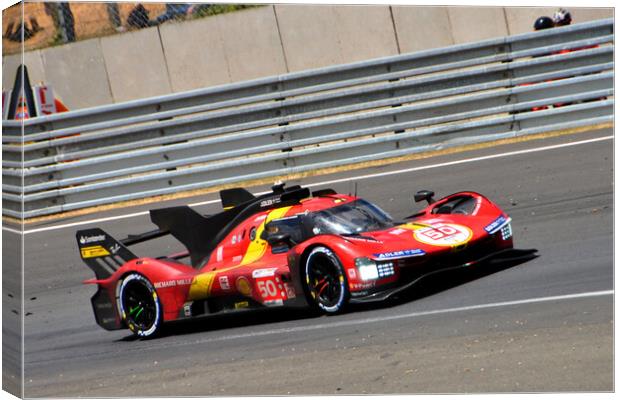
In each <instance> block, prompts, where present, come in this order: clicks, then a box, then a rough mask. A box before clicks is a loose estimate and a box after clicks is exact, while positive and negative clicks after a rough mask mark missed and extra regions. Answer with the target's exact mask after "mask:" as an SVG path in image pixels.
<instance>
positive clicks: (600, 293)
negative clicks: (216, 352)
mask: <svg viewBox="0 0 620 400" xmlns="http://www.w3.org/2000/svg"><path fill="white" fill-rule="evenodd" d="M613 294H614V291H613V290H601V291H597V292H585V293H572V294H565V295H560V296H548V297H536V298H531V299H522V300H513V301H502V302H498V303H487V304H477V305H471V306H464V307H455V308H444V309H440V310H430V311H419V312H412V313H407V314H400V315H387V316H383V317H374V318H363V319H356V320H349V321H340V322H332V323H325V324H316V325H307V326H295V327H291V328H281V329H270V330H266V331H259V332H248V333H240V334H238V335H226V336H220V337H213V338H205V339H199V340H195V341H191V342H189V343H187V342H177V343H171V344H168V345H175V344H176V345H179V344H192V345H195V344H198V343H207V342H217V341H226V340H234V339H245V338H253V337H258V336H267V335H281V334H285V333H295V332H305V331H308V330H318V329H328V328H338V327H343V326H356V325H365V324H373V323H378V322H385V321H393V320H398V319H407V318H417V317H424V316H428V315H437V314H449V313H458V312H464V311H473V310H483V309H487V308H497V307H509V306H517V305H522V304H532V303H545V302H550V301H561V300H570V299H579V298H588V297H600V296H609V295H613ZM141 350H143V349H141Z"/></svg>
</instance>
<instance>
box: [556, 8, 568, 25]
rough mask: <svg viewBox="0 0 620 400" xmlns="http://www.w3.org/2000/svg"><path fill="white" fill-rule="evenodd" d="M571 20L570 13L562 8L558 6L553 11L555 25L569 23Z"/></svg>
mask: <svg viewBox="0 0 620 400" xmlns="http://www.w3.org/2000/svg"><path fill="white" fill-rule="evenodd" d="M572 20H573V18H572V17H571V15H570V13H569V12H568V11H567V10H565V9H563V8H560V9H559V10H557V11H556V12H554V13H553V23H554V24H555V25H556V26H564V25H570V23H571V21H572Z"/></svg>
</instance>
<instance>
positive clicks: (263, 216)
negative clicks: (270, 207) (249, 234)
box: [254, 214, 267, 222]
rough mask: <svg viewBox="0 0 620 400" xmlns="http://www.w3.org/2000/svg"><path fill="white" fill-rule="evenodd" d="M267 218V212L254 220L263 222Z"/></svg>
mask: <svg viewBox="0 0 620 400" xmlns="http://www.w3.org/2000/svg"><path fill="white" fill-rule="evenodd" d="M265 218H267V214H263V215H259V216H258V217H256V218H254V222H263V221H264V220H265Z"/></svg>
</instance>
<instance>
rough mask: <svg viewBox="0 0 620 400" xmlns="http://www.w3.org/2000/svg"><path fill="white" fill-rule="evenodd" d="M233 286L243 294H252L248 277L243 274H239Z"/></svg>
mask: <svg viewBox="0 0 620 400" xmlns="http://www.w3.org/2000/svg"><path fill="white" fill-rule="evenodd" d="M235 287H236V288H237V291H238V292H239V293H241V294H242V295H244V296H250V295H251V294H252V286H251V285H250V281H248V278H246V277H245V276H240V277H238V278H237V281H236V282H235Z"/></svg>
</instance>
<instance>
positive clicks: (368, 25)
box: [275, 5, 398, 71]
mask: <svg viewBox="0 0 620 400" xmlns="http://www.w3.org/2000/svg"><path fill="white" fill-rule="evenodd" d="M275 11H276V15H277V18H278V24H279V28H280V36H281V38H282V47H283V48H284V53H285V54H286V60H287V63H288V68H289V71H299V70H303V69H308V68H317V67H323V66H327V65H333V64H342V63H347V62H353V61H358V60H364V59H369V58H376V57H383V56H387V55H393V54H398V47H397V44H396V35H395V32H394V29H393V28H392V20H391V16H390V8H389V7H388V6H331V5H328V6H313V5H277V6H275Z"/></svg>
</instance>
